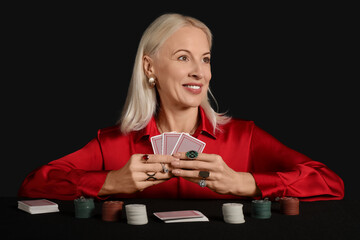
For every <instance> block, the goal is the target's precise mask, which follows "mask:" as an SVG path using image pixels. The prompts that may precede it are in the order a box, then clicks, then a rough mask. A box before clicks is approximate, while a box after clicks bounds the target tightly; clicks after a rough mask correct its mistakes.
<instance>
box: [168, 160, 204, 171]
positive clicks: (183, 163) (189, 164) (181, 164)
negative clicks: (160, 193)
mask: <svg viewBox="0 0 360 240" xmlns="http://www.w3.org/2000/svg"><path fill="white" fill-rule="evenodd" d="M171 166H172V167H174V168H183V169H193V170H199V169H202V170H210V169H211V164H210V163H209V162H203V161H198V160H194V161H189V160H179V161H173V162H172V163H171Z"/></svg>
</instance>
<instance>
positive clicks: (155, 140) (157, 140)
mask: <svg viewBox="0 0 360 240" xmlns="http://www.w3.org/2000/svg"><path fill="white" fill-rule="evenodd" d="M162 138H163V135H162V134H160V135H157V136H154V137H151V139H150V140H151V146H152V148H153V151H154V154H162Z"/></svg>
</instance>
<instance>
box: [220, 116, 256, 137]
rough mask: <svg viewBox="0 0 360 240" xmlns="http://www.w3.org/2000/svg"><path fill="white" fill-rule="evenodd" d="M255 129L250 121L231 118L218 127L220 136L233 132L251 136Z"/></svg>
mask: <svg viewBox="0 0 360 240" xmlns="http://www.w3.org/2000/svg"><path fill="white" fill-rule="evenodd" d="M254 127H255V123H254V121H252V120H246V119H241V118H236V117H232V118H231V119H230V120H229V121H228V122H227V123H225V124H223V125H220V126H219V129H220V132H222V134H225V135H226V134H232V133H234V132H237V133H241V134H245V133H246V134H247V135H249V136H251V134H252V131H253V129H254Z"/></svg>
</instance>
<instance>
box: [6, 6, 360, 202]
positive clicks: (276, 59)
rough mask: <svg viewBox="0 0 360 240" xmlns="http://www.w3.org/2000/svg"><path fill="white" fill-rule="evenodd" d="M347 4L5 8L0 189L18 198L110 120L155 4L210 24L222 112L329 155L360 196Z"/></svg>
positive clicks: (350, 191) (214, 83)
mask: <svg viewBox="0 0 360 240" xmlns="http://www.w3.org/2000/svg"><path fill="white" fill-rule="evenodd" d="M352 9H353V6H339V5H318V6H315V5H295V4H293V5H291V6H290V5H261V4H259V3H255V4H254V5H252V6H245V5H240V4H236V5H231V4H226V3H224V4H222V5H210V3H209V2H199V5H198V6H196V7H195V6H193V3H184V2H175V3H172V4H171V6H166V5H160V4H156V5H155V4H154V3H153V2H149V3H147V4H145V5H144V4H143V3H136V4H134V6H132V5H129V4H126V5H121V4H120V5H116V6H112V5H101V6H100V5H98V4H97V5H79V6H74V5H55V4H51V5H38V6H36V5H33V4H32V5H17V6H9V7H5V8H3V11H4V12H5V13H6V15H5V21H4V22H3V23H4V24H3V25H4V28H3V37H2V38H3V40H5V43H3V44H2V45H3V52H4V55H3V60H5V61H4V65H3V68H4V71H3V74H2V76H3V81H2V82H3V83H2V88H1V89H2V106H3V107H2V109H3V116H2V122H3V124H2V126H3V144H2V151H3V157H2V158H1V161H2V171H1V172H2V174H1V175H0V181H1V193H0V194H1V196H16V194H17V190H18V188H19V186H20V184H21V182H22V180H23V179H24V178H25V177H26V175H27V174H28V173H29V172H30V171H31V170H33V169H35V168H37V167H39V166H41V165H43V164H46V163H48V162H49V161H51V160H55V159H57V158H59V157H62V156H64V155H66V154H69V153H71V152H74V151H76V150H77V149H79V148H81V147H82V146H84V145H85V144H86V143H87V142H89V141H90V140H91V139H92V138H93V137H95V136H96V132H97V130H98V129H99V128H104V127H108V126H112V125H114V124H115V123H116V121H117V119H118V117H119V115H120V112H121V108H122V106H123V104H124V100H125V97H126V93H127V88H128V83H129V80H130V76H131V73H132V67H133V63H134V59H135V54H136V50H137V46H138V43H139V40H140V38H141V35H142V33H143V31H144V30H145V29H146V27H147V26H148V25H149V24H150V23H151V22H152V21H153V20H154V19H155V18H156V17H158V16H159V15H160V14H163V13H167V12H177V13H182V14H185V15H190V16H193V17H196V18H198V19H199V20H202V21H203V22H204V23H205V24H207V25H208V27H209V28H210V29H211V30H212V32H213V35H214V43H213V49H212V74H213V77H212V80H211V85H210V86H211V89H212V91H213V93H214V95H215V97H216V99H217V101H218V103H219V111H221V112H224V111H228V113H229V115H231V116H233V117H237V118H243V119H248V120H254V121H255V123H256V124H257V125H258V126H259V127H261V128H263V129H264V130H265V131H267V132H269V133H270V134H272V135H273V136H274V137H276V138H277V139H279V140H280V141H281V142H283V143H284V144H285V145H287V146H289V147H291V148H293V149H295V150H297V151H299V152H302V153H304V154H305V155H307V156H309V157H311V158H312V159H314V160H316V161H320V162H323V163H325V164H326V165H327V166H328V167H330V168H331V169H332V170H334V171H335V172H336V173H337V174H338V175H340V177H342V178H343V180H344V182H345V190H346V192H345V194H346V196H345V197H346V198H357V199H359V198H360V197H359V193H358V192H357V188H358V187H357V184H356V183H358V182H359V181H358V180H357V177H356V175H357V165H358V164H357V161H358V159H359V157H358V155H357V152H358V151H357V149H358V142H359V141H358V137H357V135H358V133H359V131H358V130H359V129H358V121H357V120H358V119H359V118H358V117H357V112H358V91H357V89H358V87H356V82H355V80H357V81H358V80H359V76H358V74H357V73H356V74H355V68H357V69H358V64H356V59H358V54H356V53H355V50H356V45H355V44H354V43H355V42H357V41H356V39H355V37H356V35H355V33H356V31H358V26H357V27H355V24H354V21H355V15H354V13H352ZM4 133H5V134H4ZM4 142H5V143H4Z"/></svg>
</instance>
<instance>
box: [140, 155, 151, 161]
mask: <svg viewBox="0 0 360 240" xmlns="http://www.w3.org/2000/svg"><path fill="white" fill-rule="evenodd" d="M149 158H150V157H149V155H148V154H144V155H143V156H142V159H144V160H145V161H147V160H149Z"/></svg>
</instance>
